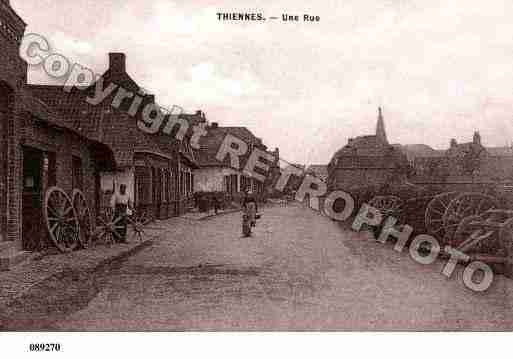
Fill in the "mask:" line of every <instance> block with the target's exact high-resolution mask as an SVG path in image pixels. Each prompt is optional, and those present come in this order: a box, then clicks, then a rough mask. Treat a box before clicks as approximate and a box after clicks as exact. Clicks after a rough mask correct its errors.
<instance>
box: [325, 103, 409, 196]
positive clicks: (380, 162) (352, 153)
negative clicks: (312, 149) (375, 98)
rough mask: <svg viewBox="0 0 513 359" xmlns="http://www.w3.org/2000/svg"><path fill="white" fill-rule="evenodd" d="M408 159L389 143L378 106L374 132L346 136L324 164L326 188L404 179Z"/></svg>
mask: <svg viewBox="0 0 513 359" xmlns="http://www.w3.org/2000/svg"><path fill="white" fill-rule="evenodd" d="M407 167H408V160H407V157H406V155H405V154H404V153H403V152H402V151H401V150H400V149H398V148H397V147H396V146H393V145H391V144H389V142H388V139H387V135H386V131H385V123H384V119H383V114H382V112H381V108H380V109H379V112H378V121H377V125H376V134H375V135H369V136H358V137H356V138H350V139H349V141H348V143H347V145H345V146H344V147H342V148H341V149H340V150H339V151H337V152H336V153H335V155H334V156H333V158H332V159H331V161H330V163H329V165H328V177H327V181H328V183H327V184H328V189H329V190H331V191H334V190H345V191H351V190H352V189H357V188H361V187H365V186H382V185H385V184H390V183H394V182H396V183H402V182H404V181H406V175H407V170H406V169H407Z"/></svg>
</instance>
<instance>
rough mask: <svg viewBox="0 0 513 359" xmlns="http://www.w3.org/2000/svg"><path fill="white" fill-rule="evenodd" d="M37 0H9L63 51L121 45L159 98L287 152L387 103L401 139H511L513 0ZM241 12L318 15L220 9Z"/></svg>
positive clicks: (360, 126)
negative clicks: (229, 16)
mask: <svg viewBox="0 0 513 359" xmlns="http://www.w3.org/2000/svg"><path fill="white" fill-rule="evenodd" d="M42 1H43V4H41V2H39V1H36V0H24V1H23V4H22V2H21V1H20V0H12V1H11V2H12V3H13V4H14V5H15V6H16V8H20V11H19V13H20V15H22V17H24V18H25V19H26V20H27V22H28V23H29V25H30V26H34V27H35V28H40V29H44V31H46V32H47V33H48V34H49V36H51V37H52V39H54V40H55V41H56V43H57V42H58V43H59V44H58V45H57V44H56V46H58V47H59V49H61V48H62V51H69V53H70V54H71V56H73V57H75V56H76V57H79V58H80V59H81V60H82V61H83V63H84V65H88V66H90V67H93V68H95V69H96V70H97V71H99V72H101V71H103V70H104V69H105V67H106V62H107V56H106V53H107V52H109V51H123V52H126V53H127V59H128V64H127V67H128V70H129V71H130V73H131V74H132V75H133V77H134V78H135V79H136V80H137V81H138V82H140V84H141V85H142V86H144V87H145V88H148V89H149V90H150V91H151V92H154V93H155V94H156V96H157V98H158V100H159V102H161V103H163V104H168V105H169V106H172V105H173V104H178V105H182V106H184V107H185V108H186V109H190V110H195V109H197V108H198V107H201V109H202V110H204V111H205V112H206V113H207V117H209V118H210V119H212V120H216V121H218V122H220V123H221V124H223V123H226V124H241V125H247V126H249V127H250V128H251V129H252V130H253V131H254V132H256V133H257V134H258V136H260V137H263V138H264V140H265V142H266V143H268V144H269V146H270V147H274V146H275V145H277V146H280V147H282V148H283V150H282V151H281V153H282V154H283V155H284V156H285V157H288V158H289V159H290V160H291V161H292V162H305V161H312V162H318V163H322V162H327V161H328V160H329V159H330V158H331V155H332V154H333V152H334V151H335V150H336V149H338V148H339V147H341V146H343V145H344V144H345V143H346V141H347V138H348V137H354V136H357V135H360V134H367V133H369V132H371V131H372V129H373V127H374V125H375V118H376V108H377V107H378V106H379V105H381V106H383V107H384V109H385V121H386V125H387V130H388V134H389V137H390V138H391V140H392V141H394V142H402V143H419V142H424V143H426V144H429V145H431V146H434V147H441V148H443V147H446V146H447V143H448V141H449V139H450V138H452V137H455V138H457V140H458V141H465V140H469V138H470V137H469V136H471V135H472V132H473V131H474V130H480V131H481V132H482V134H483V141H484V142H485V143H488V144H491V145H493V144H495V145H503V144H504V142H505V140H506V139H507V138H506V136H510V135H513V131H512V129H511V125H512V124H513V123H512V122H511V121H510V120H509V119H510V118H513V116H512V115H513V114H512V113H511V112H512V111H513V108H511V106H510V105H509V104H513V91H512V85H511V84H513V67H512V66H511V56H512V55H513V40H512V39H513V23H511V20H510V14H511V13H513V2H511V1H509V0H508V1H506V0H488V1H487V2H486V6H485V5H483V3H482V2H481V1H478V0H467V1H463V0H461V1H457V0H455V1H446V0H432V1H424V0H409V1H397V0H346V1H335V0H327V1H325V2H322V3H318V4H313V3H312V2H307V1H302V0H294V1H292V0H279V1H275V2H272V3H271V2H269V3H268V4H266V5H259V6H256V5H255V3H254V2H250V1H247V0H242V1H241V0H238V1H235V0H222V1H219V0H217V1H213V0H198V1H194V2H182V1H168V0H155V1H145V2H124V1H121V0H110V1H108V2H96V3H95V4H94V6H95V8H94V9H93V8H92V6H91V2H90V1H88V0H76V1H74V2H66V3H65V4H63V5H62V6H61V8H62V7H63V8H64V10H63V9H61V8H58V7H57V6H56V5H55V3H54V2H52V1H51V0H42ZM52 4H53V5H52ZM36 9H37V10H36ZM239 10H242V11H250V12H251V11H254V12H263V13H264V15H266V16H271V15H273V16H281V14H282V13H283V12H286V13H290V14H297V15H300V16H301V15H302V14H303V13H309V14H313V15H319V16H320V17H321V21H320V22H319V23H302V22H300V23H281V22H279V21H278V22H271V21H267V22H265V23H258V22H256V23H239V22H220V21H218V20H217V18H216V13H217V12H232V11H233V12H237V11H239ZM63 11H64V13H70V14H71V13H73V14H80V16H79V17H77V16H74V17H72V18H73V21H71V20H70V19H68V18H67V17H66V16H64V17H63V16H62V13H63ZM72 22H74V23H73V24H72ZM490 99H492V100H491V102H490ZM487 101H488V102H487ZM487 103H488V105H486V104H487ZM490 103H491V104H490ZM497 103H498V104H497ZM462 114H463V115H462ZM307 149H308V150H307Z"/></svg>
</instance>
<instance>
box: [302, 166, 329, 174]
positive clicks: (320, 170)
mask: <svg viewBox="0 0 513 359" xmlns="http://www.w3.org/2000/svg"><path fill="white" fill-rule="evenodd" d="M306 172H307V173H313V174H316V175H320V176H327V175H328V165H310V166H308V168H307V169H306Z"/></svg>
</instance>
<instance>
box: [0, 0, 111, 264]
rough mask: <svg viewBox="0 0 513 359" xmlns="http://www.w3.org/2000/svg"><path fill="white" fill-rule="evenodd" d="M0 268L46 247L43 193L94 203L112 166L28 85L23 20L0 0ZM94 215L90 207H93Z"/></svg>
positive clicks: (107, 155)
mask: <svg viewBox="0 0 513 359" xmlns="http://www.w3.org/2000/svg"><path fill="white" fill-rule="evenodd" d="M0 23H1V26H0V48H2V51H1V52H0V93H1V96H0V147H1V151H0V169H1V170H0V264H1V265H0V266H1V267H2V269H4V268H5V266H6V265H9V262H10V260H15V259H16V258H17V257H18V254H19V253H23V251H37V250H40V249H43V248H45V247H47V246H48V244H49V243H48V236H47V235H46V233H47V229H46V227H45V224H44V223H43V213H42V208H43V205H44V204H43V200H44V195H45V192H46V190H47V189H48V188H50V187H52V186H59V187H60V188H62V189H63V190H64V191H65V192H66V193H68V194H70V195H71V192H72V190H73V189H75V188H76V189H81V190H82V191H83V193H84V194H85V196H86V201H87V202H88V203H89V204H93V203H94V200H95V197H96V196H97V195H98V193H99V182H98V178H99V173H100V172H101V171H105V170H111V169H113V168H115V167H116V163H115V160H114V156H113V153H112V151H110V149H109V148H108V147H107V146H106V145H105V144H103V143H101V142H99V141H96V140H93V139H90V138H88V137H87V136H85V135H83V134H82V133H80V132H78V131H76V130H75V129H73V128H72V127H70V126H69V125H68V121H67V120H66V119H65V118H64V117H62V116H61V115H60V114H59V113H58V112H55V111H54V110H53V109H52V106H51V105H50V104H48V103H46V102H45V101H43V100H41V99H39V98H37V97H35V96H34V95H33V94H32V92H31V90H30V86H28V85H27V83H26V79H27V65H26V64H25V62H24V61H23V60H22V59H21V58H20V57H19V46H20V44H21V40H22V37H23V34H24V29H25V23H24V22H23V20H22V19H21V18H20V17H19V16H18V15H17V14H16V12H15V11H14V10H13V9H12V8H11V6H10V4H9V2H8V1H5V0H1V1H0ZM92 210H93V213H94V207H93V208H92Z"/></svg>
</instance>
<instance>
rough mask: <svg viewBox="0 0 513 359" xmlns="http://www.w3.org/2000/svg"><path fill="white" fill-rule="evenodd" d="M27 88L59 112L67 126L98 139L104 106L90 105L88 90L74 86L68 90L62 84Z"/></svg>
mask: <svg viewBox="0 0 513 359" xmlns="http://www.w3.org/2000/svg"><path fill="white" fill-rule="evenodd" d="M26 88H27V91H29V92H30V93H31V95H32V96H34V97H37V98H38V99H40V100H41V101H44V102H45V103H46V104H48V106H50V107H51V108H52V110H53V111H54V112H56V113H58V114H59V116H60V117H61V118H62V120H63V121H65V123H66V126H67V127H70V128H73V129H74V130H75V131H77V132H79V133H81V134H82V135H84V136H86V137H88V138H93V139H98V137H99V134H98V125H99V122H100V121H101V117H102V112H103V106H102V105H101V104H100V105H98V106H93V105H90V104H89V103H88V102H87V101H86V99H87V96H88V92H87V91H84V92H82V91H80V90H77V89H75V88H73V89H72V90H71V91H70V92H66V91H65V90H64V88H63V87H62V86H52V85H27V86H26Z"/></svg>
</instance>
